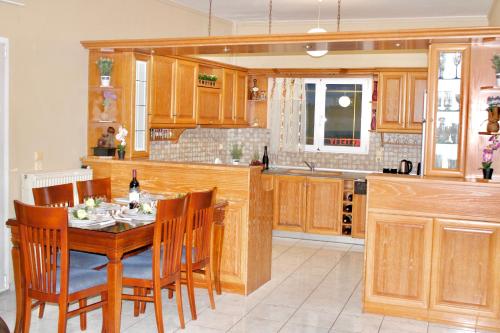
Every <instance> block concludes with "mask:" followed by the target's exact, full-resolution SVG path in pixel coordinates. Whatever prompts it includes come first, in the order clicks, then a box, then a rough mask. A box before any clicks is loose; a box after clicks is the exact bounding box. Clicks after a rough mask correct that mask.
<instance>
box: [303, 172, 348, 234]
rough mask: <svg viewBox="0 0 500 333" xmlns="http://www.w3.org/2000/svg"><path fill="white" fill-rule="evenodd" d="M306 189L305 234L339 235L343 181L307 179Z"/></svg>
mask: <svg viewBox="0 0 500 333" xmlns="http://www.w3.org/2000/svg"><path fill="white" fill-rule="evenodd" d="M306 188H307V197H306V229H305V230H306V232H310V233H317V234H327V235H339V234H340V233H341V226H342V222H341V221H342V197H343V194H344V191H343V189H344V181H343V180H342V179H334V178H319V177H318V178H313V177H308V178H307V181H306Z"/></svg>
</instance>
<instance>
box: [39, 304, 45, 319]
mask: <svg viewBox="0 0 500 333" xmlns="http://www.w3.org/2000/svg"><path fill="white" fill-rule="evenodd" d="M44 311H45V303H40V307H39V308H38V318H43V312H44Z"/></svg>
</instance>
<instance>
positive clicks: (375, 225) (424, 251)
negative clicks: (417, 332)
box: [365, 213, 433, 309]
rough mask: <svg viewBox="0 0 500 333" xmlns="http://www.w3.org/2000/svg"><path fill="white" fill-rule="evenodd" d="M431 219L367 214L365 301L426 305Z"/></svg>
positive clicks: (423, 307) (429, 270)
mask: <svg viewBox="0 0 500 333" xmlns="http://www.w3.org/2000/svg"><path fill="white" fill-rule="evenodd" d="M432 223H433V220H432V219H431V218H427V217H414V216H405V215H389V214H374V213H370V214H369V215H368V225H367V232H368V234H369V235H370V237H369V238H368V239H367V244H366V246H367V257H366V272H365V274H366V279H365V281H366V285H365V302H374V303H383V304H390V305H401V306H405V307H412V308H421V309H426V308H427V307H428V300H429V292H430V272H431V250H432Z"/></svg>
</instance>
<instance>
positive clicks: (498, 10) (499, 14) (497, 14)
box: [488, 0, 500, 27]
mask: <svg viewBox="0 0 500 333" xmlns="http://www.w3.org/2000/svg"><path fill="white" fill-rule="evenodd" d="M488 21H489V25H491V26H494V27H498V26H500V0H493V3H492V4H491V8H490V12H489V14H488Z"/></svg>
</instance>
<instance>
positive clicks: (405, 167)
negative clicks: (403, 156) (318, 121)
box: [398, 160, 413, 175]
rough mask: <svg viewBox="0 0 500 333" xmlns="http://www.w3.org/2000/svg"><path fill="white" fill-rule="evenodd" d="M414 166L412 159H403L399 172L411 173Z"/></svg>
mask: <svg viewBox="0 0 500 333" xmlns="http://www.w3.org/2000/svg"><path fill="white" fill-rule="evenodd" d="M412 168H413V164H412V163H411V161H408V160H401V162H399V170H398V173H402V174H406V175H407V174H409V173H410V172H411V169H412Z"/></svg>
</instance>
